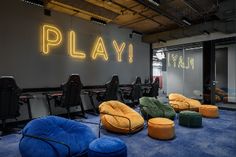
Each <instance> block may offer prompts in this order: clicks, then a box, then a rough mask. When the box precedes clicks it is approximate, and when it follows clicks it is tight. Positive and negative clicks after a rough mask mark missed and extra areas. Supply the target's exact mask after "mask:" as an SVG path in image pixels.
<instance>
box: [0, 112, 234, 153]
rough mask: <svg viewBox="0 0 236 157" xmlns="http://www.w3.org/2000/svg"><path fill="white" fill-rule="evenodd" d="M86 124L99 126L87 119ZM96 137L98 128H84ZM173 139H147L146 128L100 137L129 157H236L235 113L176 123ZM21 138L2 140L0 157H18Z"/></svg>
mask: <svg viewBox="0 0 236 157" xmlns="http://www.w3.org/2000/svg"><path fill="white" fill-rule="evenodd" d="M88 117H89V118H88V119H86V121H90V122H98V121H99V120H98V117H96V116H91V115H88ZM87 125H88V126H90V127H91V128H92V129H93V131H94V132H96V133H97V134H98V126H96V125H93V124H87ZM175 133H176V137H175V139H173V140H170V141H160V140H155V139H152V138H150V137H149V136H147V128H144V129H143V130H142V131H140V132H138V133H136V134H133V135H119V134H114V133H110V132H107V131H106V130H104V129H102V130H101V136H104V135H108V136H113V137H118V138H120V139H122V140H123V141H125V143H126V145H127V147H128V156H129V157H232V156H235V154H236V112H235V111H226V110H220V118H218V119H207V118H203V127H202V128H197V129H195V128H186V127H182V126H179V125H178V121H177V119H176V120H175ZM20 138H21V135H20V134H14V135H13V134H12V135H8V136H4V137H2V139H1V140H0V157H21V155H20V153H19V149H18V144H19V140H20Z"/></svg>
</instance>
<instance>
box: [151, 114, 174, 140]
mask: <svg viewBox="0 0 236 157" xmlns="http://www.w3.org/2000/svg"><path fill="white" fill-rule="evenodd" d="M174 126H175V124H174V122H173V121H172V120H170V119H167V118H152V119H149V121H148V135H149V136H150V137H153V138H156V139H161V140H168V139H172V138H173V137H174V136H175V128H174Z"/></svg>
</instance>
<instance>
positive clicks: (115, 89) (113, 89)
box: [97, 75, 119, 101]
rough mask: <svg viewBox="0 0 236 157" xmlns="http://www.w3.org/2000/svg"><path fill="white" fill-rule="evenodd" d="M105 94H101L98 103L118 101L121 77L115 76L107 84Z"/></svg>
mask: <svg viewBox="0 0 236 157" xmlns="http://www.w3.org/2000/svg"><path fill="white" fill-rule="evenodd" d="M105 88H106V90H105V92H101V93H99V94H98V96H97V100H98V101H109V100H117V99H118V93H119V77H118V76H117V75H113V76H112V79H111V81H109V82H107V83H106V84H105Z"/></svg>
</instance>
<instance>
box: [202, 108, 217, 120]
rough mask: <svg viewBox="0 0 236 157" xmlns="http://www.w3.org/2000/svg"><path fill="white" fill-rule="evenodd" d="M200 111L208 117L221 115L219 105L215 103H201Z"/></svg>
mask: <svg viewBox="0 0 236 157" xmlns="http://www.w3.org/2000/svg"><path fill="white" fill-rule="evenodd" d="M199 113H201V114H202V116H204V117H208V118H218V117H219V111H218V107H217V106H214V105H201V106H200V107H199Z"/></svg>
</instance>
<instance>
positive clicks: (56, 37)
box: [42, 25, 62, 54]
mask: <svg viewBox="0 0 236 157" xmlns="http://www.w3.org/2000/svg"><path fill="white" fill-rule="evenodd" d="M42 40H43V42H42V44H43V50H42V51H43V53H44V54H48V53H49V49H50V47H53V46H54V47H55V46H58V45H59V44H60V43H61V41H62V35H61V31H60V30H59V29H58V28H56V27H54V26H51V25H44V26H43V38H42Z"/></svg>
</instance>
